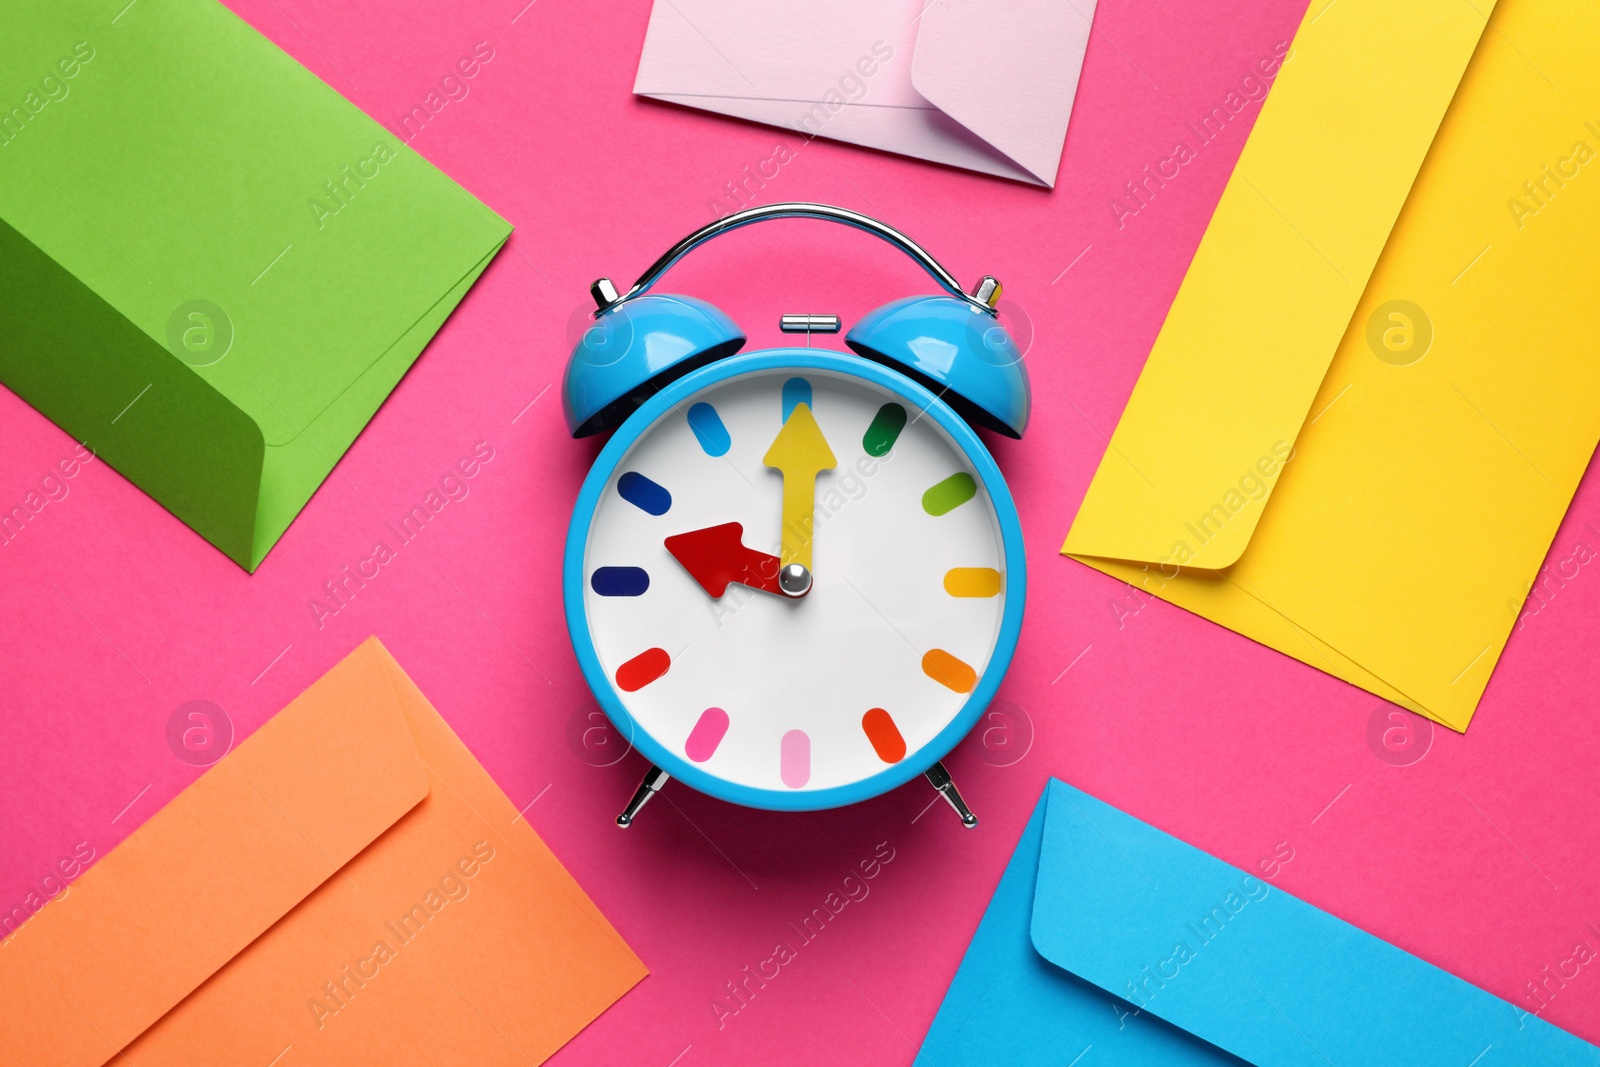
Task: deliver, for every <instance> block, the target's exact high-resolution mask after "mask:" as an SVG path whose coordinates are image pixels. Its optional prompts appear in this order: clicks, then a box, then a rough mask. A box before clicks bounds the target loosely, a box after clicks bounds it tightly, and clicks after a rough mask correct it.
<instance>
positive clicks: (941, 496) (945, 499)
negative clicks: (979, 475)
mask: <svg viewBox="0 0 1600 1067" xmlns="http://www.w3.org/2000/svg"><path fill="white" fill-rule="evenodd" d="M977 494H978V483H977V482H975V481H973V480H972V475H970V474H968V473H967V472H965V471H962V472H961V473H960V474H952V475H951V476H950V477H948V478H946V479H945V480H944V481H942V482H940V483H939V484H938V485H936V486H934V487H933V488H932V489H929V490H928V491H927V492H926V493H923V494H922V510H923V511H926V512H927V513H928V514H929V515H944V514H946V513H948V512H951V511H954V510H955V509H956V508H958V507H960V506H961V505H962V504H965V503H966V502H967V501H969V500H971V499H972V498H973V497H974V496H976V495H977Z"/></svg>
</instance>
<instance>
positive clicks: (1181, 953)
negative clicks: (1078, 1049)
mask: <svg viewBox="0 0 1600 1067" xmlns="http://www.w3.org/2000/svg"><path fill="white" fill-rule="evenodd" d="M1046 792H1047V795H1048V801H1047V806H1046V812H1045V826H1044V836H1043V841H1042V843H1041V845H1040V857H1039V876H1038V882H1037V884H1036V886H1035V891H1034V905H1033V915H1032V925H1031V935H1032V940H1033V945H1034V947H1035V949H1036V950H1037V951H1038V952H1039V953H1040V954H1041V955H1042V956H1043V957H1044V958H1046V959H1048V960H1049V961H1051V962H1052V963H1054V964H1055V965H1057V966H1058V967H1061V968H1063V969H1065V970H1067V971H1069V972H1071V973H1072V974H1075V975H1077V976H1078V977H1079V978H1082V979H1084V980H1087V981H1089V982H1092V983H1093V984H1094V985H1096V986H1098V987H1100V988H1101V989H1103V990H1105V991H1106V992H1107V993H1110V994H1112V995H1113V996H1116V997H1119V998H1121V999H1123V1000H1125V1001H1127V1002H1128V1003H1130V1004H1132V1005H1133V1006H1135V1007H1136V1008H1139V1009H1140V1010H1142V1011H1145V1012H1149V1013H1151V1014H1153V1015H1155V1016H1157V1017H1159V1018H1161V1019H1164V1020H1166V1021H1167V1022H1168V1023H1171V1024H1173V1025H1175V1026H1177V1027H1180V1028H1181V1029H1183V1030H1185V1031H1187V1032H1188V1033H1191V1034H1193V1035H1195V1036H1196V1037H1199V1038H1202V1039H1204V1040H1205V1041H1208V1042H1210V1043H1211V1044H1213V1045H1216V1046H1217V1047H1219V1048H1223V1049H1226V1050H1227V1051H1229V1052H1231V1053H1233V1054H1234V1055H1236V1056H1239V1057H1241V1058H1243V1059H1244V1060H1246V1061H1248V1062H1250V1063H1252V1064H1256V1065H1257V1067H1302V1065H1303V1067H1326V1065H1327V1064H1328V1063H1337V1064H1339V1065H1340V1067H1364V1065H1370V1067H1380V1065H1382V1067H1409V1065H1422V1064H1428V1065H1433V1064H1438V1065H1440V1067H1443V1065H1446V1064H1454V1065H1457V1067H1459V1065H1461V1064H1467V1063H1471V1062H1473V1061H1474V1058H1475V1057H1478V1056H1480V1055H1481V1054H1482V1053H1483V1051H1484V1049H1485V1048H1486V1047H1488V1046H1490V1045H1492V1046H1493V1047H1494V1048H1495V1050H1496V1052H1497V1054H1500V1055H1501V1057H1502V1058H1501V1060H1500V1062H1507V1063H1539V1064H1543V1065H1557V1064H1585V1065H1590V1067H1592V1065H1594V1064H1596V1063H1600V1050H1597V1049H1595V1048H1594V1047H1593V1046H1590V1045H1588V1044H1585V1043H1584V1042H1582V1041H1579V1040H1578V1039H1577V1038H1575V1037H1573V1036H1572V1035H1570V1034H1568V1033H1566V1032H1565V1031H1562V1030H1558V1029H1556V1028H1555V1027H1552V1026H1550V1025H1549V1024H1547V1023H1544V1022H1542V1021H1541V1020H1539V1019H1538V1018H1537V1017H1534V1016H1531V1015H1528V1014H1527V1013H1526V1012H1521V1011H1519V1010H1517V1009H1516V1008H1514V1007H1513V1006H1512V1005H1510V1004H1508V1003H1506V1002H1505V1001H1502V1000H1500V999H1498V998H1496V997H1494V996H1491V995H1490V994H1488V993H1486V992H1484V991H1483V990H1481V989H1478V988H1477V987H1475V986H1472V985H1469V984H1468V983H1466V982H1463V981H1462V980H1461V979H1459V978H1456V977H1454V976H1452V975H1449V974H1446V973H1445V972H1444V971H1441V970H1439V969H1438V968H1436V967H1434V966H1432V965H1431V964H1428V963H1426V962H1424V961H1422V960H1420V959H1417V958H1416V957H1415V956H1412V955H1410V954H1408V953H1406V952H1404V951H1402V950H1401V949H1399V948H1396V947H1395V946H1393V945H1391V944H1388V943H1387V942H1384V941H1381V940H1379V939H1378V938H1376V937H1373V936H1372V935H1371V934H1368V933H1366V932H1364V931H1362V930H1358V929H1356V928H1355V927H1353V926H1351V925H1349V924H1348V923H1346V922H1344V921H1342V920H1340V919H1337V918H1335V917H1334V916H1332V915H1329V914H1328V913H1327V912H1324V911H1321V910H1320V909H1318V908H1315V907H1312V906H1311V905H1310V904H1307V903H1305V902H1304V901H1302V900H1300V899H1298V898H1296V897H1294V896H1292V895H1290V894H1289V893H1287V892H1284V891H1283V890H1281V889H1278V888H1276V887H1274V886H1273V885H1271V884H1270V883H1268V882H1267V881H1265V880H1264V879H1261V878H1258V877H1256V876H1254V875H1251V874H1247V873H1246V872H1244V871H1242V870H1239V869H1238V868H1236V867H1232V866H1229V865H1228V864H1226V863H1223V862H1222V861H1221V860H1219V859H1216V858H1215V857H1213V856H1210V855H1208V854H1206V853H1204V852H1202V851H1200V850H1199V849H1196V848H1194V847H1193V846H1191V845H1188V844H1185V843H1184V842H1182V841H1179V840H1177V839H1176V838H1173V837H1171V836H1169V835H1167V834H1165V833H1163V832H1161V831H1160V830H1157V829H1156V828H1155V827H1153V826H1150V825H1148V824H1146V823H1143V822H1141V821H1139V820H1138V819H1135V818H1134V817H1133V816H1131V815H1128V814H1126V813H1124V812H1122V811H1119V810H1117V809H1116V808H1113V807H1111V806H1110V805H1108V804H1105V803H1104V802H1102V801H1099V800H1096V799H1094V798H1093V797H1091V796H1089V795H1088V794H1086V793H1083V792H1082V791H1080V790H1077V789H1074V788H1073V787H1072V786H1069V785H1066V784H1065V783H1063V782H1060V781H1055V780H1052V781H1051V783H1050V785H1049V786H1048V787H1047V790H1046Z"/></svg>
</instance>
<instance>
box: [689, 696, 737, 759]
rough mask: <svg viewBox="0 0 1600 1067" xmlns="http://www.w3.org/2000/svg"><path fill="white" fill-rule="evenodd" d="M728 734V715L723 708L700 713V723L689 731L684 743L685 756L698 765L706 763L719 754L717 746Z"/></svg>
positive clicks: (709, 709) (708, 709)
mask: <svg viewBox="0 0 1600 1067" xmlns="http://www.w3.org/2000/svg"><path fill="white" fill-rule="evenodd" d="M727 732H728V713H727V712H725V711H723V710H722V709H721V708H707V709H706V710H705V711H702V712H701V713H700V721H699V722H696V723H695V724H694V729H693V730H690V731H689V739H688V740H687V741H685V742H684V743H683V752H684V755H686V756H688V757H689V758H690V759H692V760H694V761H695V762H696V763H704V762H705V761H706V760H708V759H710V758H711V757H712V756H714V755H716V754H717V746H718V745H720V744H722V738H723V737H724V736H725V735H726V734H727Z"/></svg>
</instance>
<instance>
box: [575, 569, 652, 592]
mask: <svg viewBox="0 0 1600 1067" xmlns="http://www.w3.org/2000/svg"><path fill="white" fill-rule="evenodd" d="M589 588H590V589H593V590H594V591H595V592H596V593H598V594H600V595H601V596H642V595H643V594H644V591H645V590H646V589H649V588H650V575H648V574H646V573H645V569H644V568H643V567H596V568H595V569H594V573H593V574H591V575H589Z"/></svg>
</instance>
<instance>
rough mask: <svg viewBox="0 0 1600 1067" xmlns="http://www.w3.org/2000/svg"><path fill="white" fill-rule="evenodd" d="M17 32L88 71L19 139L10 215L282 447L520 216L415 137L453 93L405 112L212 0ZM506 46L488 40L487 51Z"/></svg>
mask: <svg viewBox="0 0 1600 1067" xmlns="http://www.w3.org/2000/svg"><path fill="white" fill-rule="evenodd" d="M113 18H114V21H115V25H114V26H113V25H112V21H113ZM18 31H19V33H20V35H21V38H22V40H21V41H20V42H19V43H18V47H17V49H15V50H13V49H11V48H10V47H8V48H7V50H6V52H5V54H3V55H0V74H3V75H4V76H5V78H6V81H7V82H8V83H9V84H16V85H26V84H37V82H38V80H39V77H40V75H41V74H45V75H46V76H47V77H48V76H49V75H50V72H51V71H52V69H53V67H54V64H55V63H56V61H57V59H58V57H60V56H61V55H62V54H63V53H70V55H69V56H68V58H69V59H71V67H70V69H72V70H74V73H73V74H72V75H71V76H70V77H63V78H59V79H53V83H54V84H57V85H58V89H59V95H60V99H59V100H57V101H54V102H51V103H48V104H46V105H45V106H44V110H43V111H41V112H40V113H39V114H38V115H37V117H36V118H34V119H32V120H31V121H30V122H29V123H28V124H27V126H26V128H24V129H23V130H22V132H21V133H20V134H19V135H17V136H15V137H14V138H12V137H11V136H10V133H9V131H8V133H7V136H6V137H5V138H4V140H6V141H8V142H9V143H7V144H5V146H4V147H5V151H4V153H3V154H0V215H3V216H4V217H5V219H6V220H7V221H8V222H9V223H11V224H12V225H13V226H15V227H16V229H17V230H18V231H19V232H21V233H22V234H24V235H25V236H26V237H27V238H28V239H29V240H31V241H33V242H34V243H35V244H37V245H38V246H39V247H40V248H42V249H43V250H44V251H45V252H46V253H47V254H49V255H50V256H51V257H52V258H54V259H55V260H56V261H57V262H59V263H60V264H61V265H62V266H63V267H64V268H65V269H67V270H68V271H70V272H71V273H72V274H73V275H74V276H75V277H77V278H78V279H79V280H80V281H82V282H83V283H84V284H85V285H87V286H88V287H89V288H90V289H92V290H93V291H94V292H96V293H98V294H99V295H100V296H101V297H103V298H104V299H105V300H106V302H107V303H109V304H110V305H111V306H112V307H114V308H115V309H116V310H117V311H118V312H119V313H120V314H122V315H123V316H125V317H126V318H127V319H128V321H129V322H131V323H132V324H133V325H134V326H136V327H137V328H138V329H140V330H142V331H143V332H144V333H145V334H146V335H148V336H149V337H150V338H152V339H154V340H155V341H157V342H158V343H161V344H163V345H164V346H165V347H166V348H168V349H169V350H171V351H172V352H174V353H175V354H176V355H179V356H182V357H183V359H184V361H185V362H186V363H188V364H190V366H191V367H192V368H193V372H194V373H195V374H197V375H198V376H199V377H200V378H201V379H203V380H204V381H205V382H206V383H207V384H209V385H210V386H211V387H212V388H213V389H215V390H216V391H217V392H219V393H220V394H222V396H224V397H226V398H227V399H228V401H229V402H230V403H232V404H234V405H236V406H237V407H238V408H240V409H241V410H242V411H244V412H245V413H246V414H247V415H249V417H250V418H251V419H252V420H253V421H254V422H255V423H256V424H257V425H258V426H259V427H260V428H261V432H262V434H263V435H264V437H265V439H266V443H267V444H268V445H269V446H271V445H274V444H282V443H286V442H290V441H293V440H294V439H295V438H296V437H297V436H298V435H299V434H300V432H301V431H303V430H304V429H305V428H306V427H307V426H308V425H309V424H310V423H311V422H313V421H314V420H315V419H316V418H317V417H318V415H320V414H321V413H322V412H323V411H324V409H326V408H327V407H328V405H330V404H331V403H333V402H334V401H335V400H337V398H338V397H339V396H340V394H341V393H342V392H343V391H344V390H346V389H348V388H349V387H350V386H351V384H352V383H353V382H355V381H356V380H357V379H358V378H359V377H360V376H361V374H362V373H363V372H364V371H366V370H367V369H368V368H369V367H370V366H371V365H372V364H373V362H375V361H376V360H377V359H379V358H380V357H381V356H382V354H383V353H384V351H386V350H387V349H388V348H389V346H390V345H392V344H393V343H394V342H395V340H396V339H397V338H399V337H400V336H401V335H402V334H403V333H404V332H405V331H406V330H407V329H409V328H410V326H411V325H412V323H414V322H415V321H416V320H417V318H418V317H419V316H420V315H422V314H425V313H426V312H427V310H428V309H429V308H430V307H432V306H433V304H434V303H435V301H437V300H438V299H439V297H440V296H441V295H443V294H444V293H445V292H447V291H449V290H450V289H451V288H452V287H453V286H455V284H456V283H457V281H459V280H460V279H461V277H462V276H463V275H464V274H466V273H467V272H468V271H470V270H471V269H472V268H473V267H474V265H475V264H477V263H478V261H479V260H480V259H482V258H483V256H484V255H485V253H486V252H488V251H489V250H490V249H492V248H494V247H495V246H497V245H498V244H500V243H501V242H502V241H503V240H504V239H505V235H506V233H507V232H508V230H509V227H507V225H506V224H505V223H504V222H503V221H502V220H500V219H499V218H497V217H496V216H495V215H494V214H493V213H492V212H490V211H489V210H488V209H487V208H485V207H484V206H483V205H482V204H481V203H479V202H478V201H477V200H475V199H474V198H473V197H472V196H471V195H470V194H467V193H465V192H464V191H463V190H462V189H461V188H460V187H459V186H457V185H456V184H455V183H454V182H452V181H451V180H450V179H449V178H448V177H446V176H445V175H444V174H443V173H442V172H440V171H439V170H438V169H437V168H435V167H433V166H432V165H431V164H429V163H428V162H427V161H426V160H425V159H423V158H422V157H421V156H420V155H418V154H417V153H415V152H414V151H412V150H411V149H410V148H409V147H407V146H406V144H405V141H406V140H409V139H411V138H412V137H414V136H416V134H418V133H419V132H420V131H421V129H422V127H423V126H424V125H425V124H427V123H429V122H430V121H432V119H433V116H434V112H436V111H437V110H438V108H439V107H442V106H444V104H442V103H440V99H441V98H440V96H439V95H438V94H437V93H431V94H429V95H428V97H427V98H426V101H425V103H423V102H419V103H418V106H417V107H415V108H413V109H411V110H408V111H404V112H401V113H399V114H396V115H395V116H394V126H395V131H396V132H391V131H390V130H388V129H386V128H384V127H382V126H380V125H378V124H377V123H376V122H374V121H373V120H372V119H371V118H369V117H368V116H367V115H365V114H364V113H363V112H362V111H361V110H360V109H358V108H356V107H355V106H354V105H353V104H351V103H350V102H349V101H348V100H345V99H344V98H343V97H341V96H340V95H339V94H338V93H337V92H335V91H334V90H333V89H332V88H330V87H329V86H328V85H327V84H326V83H324V82H323V81H322V80H321V79H319V78H318V77H317V76H316V75H314V74H312V73H311V72H310V71H308V70H306V69H305V68H303V67H301V66H300V65H299V64H298V63H296V62H295V61H294V60H293V59H291V58H290V57H289V56H287V55H285V54H284V53H283V51H282V50H280V49H279V48H278V47H277V46H275V45H274V44H273V43H272V42H270V41H268V40H267V39H266V38H265V37H263V36H262V35H261V34H259V33H258V32H257V31H256V30H255V29H253V28H252V27H251V26H250V25H249V24H247V23H245V22H244V21H243V20H241V19H240V18H239V17H238V16H237V15H235V14H234V13H233V12H231V11H230V10H228V9H227V8H226V7H225V6H223V5H222V4H220V3H217V2H216V0H173V2H170V3H163V4H139V5H135V6H133V7H132V8H130V9H128V10H126V11H124V12H122V13H121V14H118V13H117V12H116V11H114V10H108V9H107V8H106V7H105V5H103V4H98V3H95V2H93V0H59V2H57V3H53V4H48V5H43V6H40V7H39V8H38V9H37V10H36V11H35V12H34V13H33V17H32V18H30V19H29V20H28V25H27V26H25V27H18ZM75 42H77V43H78V47H77V50H76V51H75V52H74V51H73V49H74V43H75ZM8 44H9V42H8ZM492 59H493V49H492V48H489V47H488V46H486V45H485V46H480V50H479V51H477V52H475V53H474V59H473V62H474V63H480V64H481V63H487V62H491V61H492ZM156 112H159V113H161V114H163V115H165V116H167V120H166V121H164V122H162V123H160V124H152V123H151V122H150V121H149V119H150V116H151V114H153V113H156ZM15 125H16V124H15V123H13V128H14V127H15ZM114 413H115V411H113V414H114ZM319 480H320V479H319Z"/></svg>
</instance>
